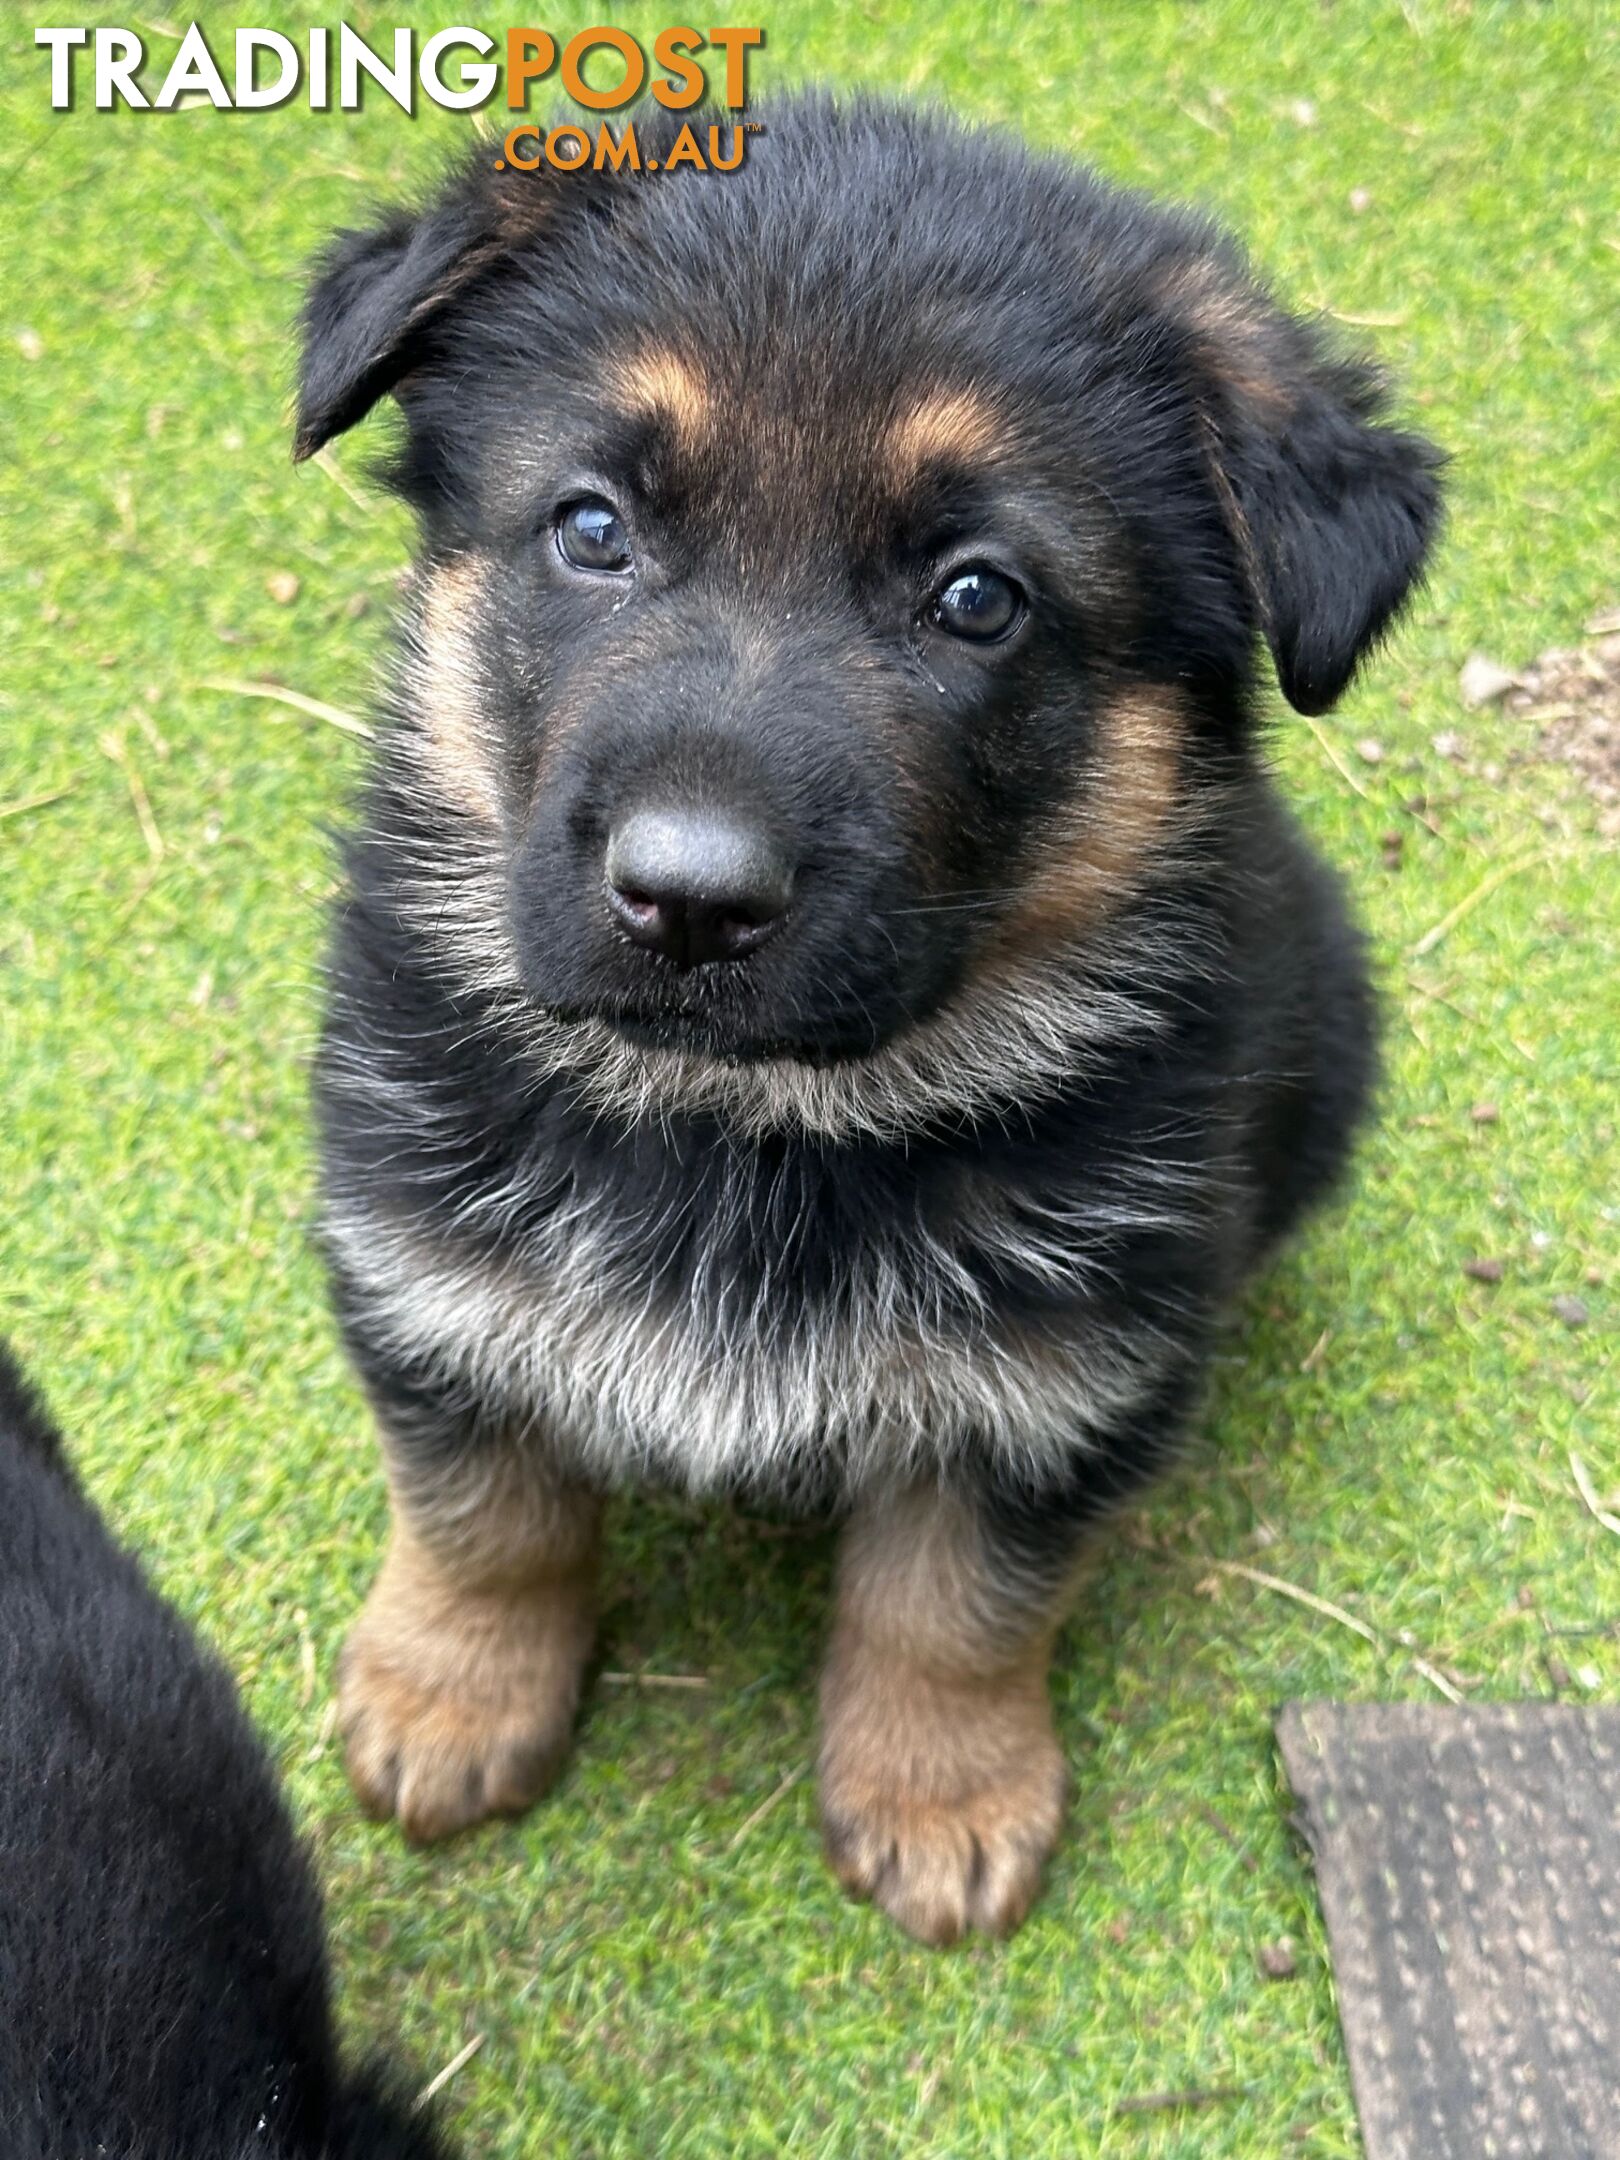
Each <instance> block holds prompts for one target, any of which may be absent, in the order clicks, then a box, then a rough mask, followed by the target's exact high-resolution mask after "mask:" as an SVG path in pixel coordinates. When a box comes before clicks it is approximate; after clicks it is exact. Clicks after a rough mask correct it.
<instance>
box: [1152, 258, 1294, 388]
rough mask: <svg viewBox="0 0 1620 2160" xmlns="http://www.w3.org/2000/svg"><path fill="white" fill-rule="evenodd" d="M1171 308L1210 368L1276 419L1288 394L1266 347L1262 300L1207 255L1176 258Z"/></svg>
mask: <svg viewBox="0 0 1620 2160" xmlns="http://www.w3.org/2000/svg"><path fill="white" fill-rule="evenodd" d="M1164 297H1165V301H1166V303H1167V304H1168V305H1169V307H1170V308H1171V310H1172V311H1173V312H1174V313H1175V314H1176V315H1177V316H1179V318H1180V319H1181V321H1182V322H1183V323H1185V324H1186V326H1187V328H1188V329H1189V330H1190V331H1191V332H1192V334H1193V336H1194V338H1195V339H1196V340H1197V343H1198V348H1199V354H1200V357H1201V358H1202V360H1203V362H1204V365H1205V366H1206V367H1207V368H1208V370H1209V372H1210V374H1211V375H1212V376H1214V377H1215V379H1216V380H1217V381H1218V382H1221V383H1223V384H1225V385H1226V387H1227V388H1228V389H1229V390H1231V391H1232V392H1234V393H1235V394H1236V395H1237V396H1238V397H1239V398H1241V399H1244V400H1246V401H1247V402H1248V403H1250V404H1252V405H1256V406H1259V407H1261V408H1263V409H1264V410H1265V412H1266V415H1267V417H1268V419H1271V420H1273V421H1279V422H1280V421H1281V420H1283V419H1285V418H1286V417H1287V415H1288V414H1289V412H1290V411H1291V410H1292V409H1293V400H1292V398H1291V397H1290V396H1289V394H1288V392H1287V390H1286V389H1285V388H1284V387H1283V385H1282V384H1281V383H1280V382H1279V381H1278V380H1277V377H1276V374H1275V372H1274V370H1273V366H1272V361H1271V356H1270V354H1269V353H1268V352H1267V350H1266V340H1265V312H1264V303H1263V302H1262V301H1261V300H1260V299H1259V298H1258V296H1257V295H1255V294H1253V293H1249V292H1246V291H1244V289H1243V288H1242V287H1241V286H1239V285H1235V284H1234V283H1233V282H1232V279H1231V277H1230V276H1229V275H1228V273H1227V272H1226V271H1224V270H1223V269H1221V267H1220V266H1219V265H1218V264H1217V263H1214V262H1211V261H1209V260H1208V259H1207V258H1202V257H1200V258H1197V259H1195V260H1194V261H1191V262H1186V263H1181V264H1178V265H1177V267H1176V269H1175V271H1174V273H1173V274H1172V276H1171V278H1170V280H1169V282H1168V283H1167V284H1166V285H1165V287H1164Z"/></svg>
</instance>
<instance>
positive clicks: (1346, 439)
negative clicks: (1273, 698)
mask: <svg viewBox="0 0 1620 2160" xmlns="http://www.w3.org/2000/svg"><path fill="white" fill-rule="evenodd" d="M1171 295H1172V311H1173V313H1174V314H1175V316H1176V319H1177V320H1178V322H1179V324H1180V326H1181V328H1182V329H1183V331H1184V332H1185V333H1186V335H1187V336H1188V338H1189V340H1190V345H1191V356H1192V365H1193V373H1194V377H1195V384H1196V394H1197V397H1198V404H1199V411H1200V416H1201V425H1202V429H1203V434H1204V442H1205V450H1206V454H1207V456H1208V459H1209V463H1210V467H1211V472H1212V475H1213V478H1214V482H1215V487H1216V492H1217V494H1218V496H1219V498H1220V501H1221V507H1222V511H1223V513H1224V515H1225V518H1226V522H1227V525H1228V528H1229V529H1230V531H1231V534H1232V538H1233V541H1234V544H1235V545H1236V547H1237V550H1238V554H1239V557H1240V559H1241V561H1242V564H1243V570H1244V576H1245V579H1246V581H1247V583H1248V586H1249V590H1250V595H1251V598H1252V600H1253V603H1254V607H1255V611H1256V614H1257V616H1258V618H1259V622H1260V626H1261V628H1262V629H1263V630H1264V632H1265V636H1266V642H1267V643H1268V645H1269V646H1270V647H1271V653H1272V658H1273V659H1274V661H1275V662H1276V667H1277V679H1278V681H1279V682H1280V683H1281V685H1282V689H1283V695H1284V696H1285V697H1286V698H1287V699H1288V702H1289V703H1290V704H1291V705H1292V706H1293V707H1294V708H1295V709H1296V711H1299V712H1303V713H1322V712H1326V711H1327V710H1328V708H1329V707H1330V706H1331V705H1333V704H1334V703H1336V702H1337V700H1338V698H1339V697H1340V696H1341V695H1342V693H1343V692H1344V690H1345V688H1346V686H1347V685H1348V683H1349V681H1350V678H1351V677H1352V676H1353V675H1354V673H1355V671H1356V668H1357V666H1358V664H1359V663H1360V661H1361V659H1362V657H1363V655H1364V654H1365V653H1366V652H1367V651H1368V650H1369V649H1370V648H1371V647H1372V646H1373V645H1374V644H1376V642H1377V640H1378V639H1379V638H1380V637H1381V636H1382V634H1383V633H1384V631H1385V630H1386V629H1388V627H1389V626H1390V624H1391V623H1392V622H1393V621H1394V619H1395V616H1396V614H1397V612H1398V611H1399V609H1400V607H1401V605H1402V603H1403V601H1404V600H1405V599H1406V597H1407V595H1408V594H1409V592H1410V591H1411V589H1412V587H1413V585H1414V583H1415V582H1416V580H1417V578H1418V576H1419V574H1420V572H1421V570H1422V568H1423V562H1424V558H1425V556H1426V555H1427V553H1428V550H1429V544H1430V542H1431V540H1432V539H1433V537H1434V534H1435V531H1436V529H1437V527H1438V524H1439V518H1440V487H1439V481H1438V478H1437V474H1438V470H1439V467H1440V466H1441V465H1442V464H1443V462H1444V459H1443V457H1442V454H1441V453H1440V452H1439V451H1438V450H1437V449H1436V448H1435V447H1434V445H1433V444H1432V443H1429V442H1426V441H1425V440H1424V439H1423V438H1422V436H1419V435H1406V434H1402V433H1400V432H1399V431H1397V430H1396V429H1394V428H1391V427H1388V426H1386V425H1385V424H1384V421H1383V417H1382V416H1383V413H1384V408H1385V403H1386V396H1385V391H1384V386H1383V383H1382V380H1381V378H1380V377H1379V375H1378V373H1377V371H1376V370H1375V369H1374V368H1373V367H1371V366H1369V365H1368V364H1366V363H1365V362H1360V361H1355V360H1345V359H1340V358H1336V357H1334V356H1333V355H1332V354H1331V353H1330V352H1329V351H1328V350H1327V348H1326V346H1325V344H1324V343H1323V341H1322V340H1321V339H1320V338H1319V336H1318V335H1317V334H1316V333H1315V332H1314V331H1313V330H1312V329H1311V328H1310V327H1309V326H1308V325H1306V324H1305V323H1302V322H1300V321H1298V320H1296V319H1295V318H1294V317H1292V316H1289V315H1286V314H1284V313H1283V312H1282V310H1281V309H1279V308H1277V307H1276V306H1275V305H1274V304H1273V303H1272V302H1271V301H1269V300H1268V299H1266V298H1265V297H1264V296H1263V295H1262V294H1261V293H1260V292H1259V291H1258V289H1257V288H1256V287H1255V286H1254V285H1253V284H1252V283H1251V282H1250V280H1249V278H1248V277H1247V275H1246V274H1245V273H1244V272H1243V270H1242V267H1241V265H1239V264H1238V263H1237V262H1236V260H1235V259H1234V258H1232V257H1230V256H1227V255H1226V254H1225V252H1224V251H1222V253H1220V254H1215V255H1212V254H1209V253H1205V254H1203V255H1202V256H1201V257H1198V258H1195V259H1193V260H1191V261H1186V260H1184V261H1183V262H1182V263H1180V264H1179V265H1178V266H1177V268H1176V271H1175V272H1174V273H1173V276H1172V280H1171Z"/></svg>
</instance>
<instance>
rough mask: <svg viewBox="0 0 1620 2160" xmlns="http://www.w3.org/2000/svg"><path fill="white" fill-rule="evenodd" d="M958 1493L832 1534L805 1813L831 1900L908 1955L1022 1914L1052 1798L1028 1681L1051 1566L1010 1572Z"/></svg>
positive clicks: (1043, 1734)
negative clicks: (815, 1788) (867, 1902)
mask: <svg viewBox="0 0 1620 2160" xmlns="http://www.w3.org/2000/svg"><path fill="white" fill-rule="evenodd" d="M1009 1563H1010V1555H1009V1554H1007V1553H1006V1552H1004V1551H1002V1549H1001V1547H1000V1544H999V1541H998V1539H997V1536H996V1532H995V1529H994V1526H993V1525H992V1523H991V1521H990V1520H989V1519H988V1517H987V1516H986V1515H985V1514H984V1513H983V1512H981V1510H980V1509H979V1507H978V1505H977V1504H976V1503H975V1501H974V1500H973V1499H972V1498H971V1497H970V1496H963V1495H958V1494H956V1493H953V1492H951V1491H948V1490H946V1489H944V1488H942V1487H940V1486H938V1485H928V1486H916V1487H911V1488H908V1489H906V1490H905V1491H903V1492H900V1493H895V1494H890V1495H887V1496H885V1497H884V1498H882V1499H881V1500H875V1501H872V1502H869V1503H868V1504H866V1505H865V1506H864V1507H863V1508H862V1509H861V1511H860V1512H859V1513H858V1514H857V1515H856V1517H855V1519H854V1521H853V1522H852V1523H851V1525H850V1527H849V1529H848V1531H847V1532H846V1534H845V1540H844V1545H843V1549H842V1552H841V1555H840V1560H839V1580H838V1592H837V1609H836V1615H835V1618H834V1623H833V1631H832V1641H831V1645H830V1648H829V1651H828V1656H827V1663H826V1668H825V1670H824V1673H823V1676H822V1684H821V1705H822V1728H823V1730H822V1746H821V1814H822V1825H823V1829H824V1832H825V1836H826V1844H827V1854H828V1858H829V1859H830V1861H831V1862H832V1865H833V1867H834V1869H835V1871H836V1872H837V1874H838V1877H839V1880H840V1881H841V1882H842V1883H843V1884H844V1887H845V1888H846V1889H847V1890H849V1891H851V1892H852V1893H853V1894H854V1895H856V1896H859V1897H869V1898H871V1899H872V1900H873V1901H874V1902H875V1903H876V1904H878V1905H881V1906H882V1907H883V1909H884V1911H885V1912H887V1913H888V1914H889V1915H890V1917H891V1918H892V1919H894V1920H897V1921H898V1922H899V1923H900V1925H901V1926H902V1927H903V1928H905V1929H907V1930H908V1931H909V1932H910V1933H911V1934H913V1935H916V1936H919V1937H920V1938H921V1939H922V1940H923V1941H924V1942H928V1943H936V1944H944V1943H950V1942H955V1941H956V1940H957V1938H958V1937H959V1936H961V1935H962V1934H964V1933H965V1932H966V1931H967V1930H968V1929H969V1928H982V1929H984V1930H985V1931H986V1932H987V1933H989V1934H992V1935H1006V1934H1010V1933H1011V1931H1012V1930H1013V1929H1014V1928H1015V1927H1017V1926H1018V1924H1019V1922H1020V1921H1021V1920H1022V1919H1023V1918H1024V1915H1025V1914H1026V1913H1027V1912H1028V1910H1029V1907H1030V1904H1031V1902H1032V1900H1033V1899H1034V1896H1035V1893H1036V1891H1037V1889H1038V1888H1039V1887H1040V1879H1041V1871H1042V1868H1043V1867H1044V1865H1045V1862H1046V1857H1047V1854H1048V1853H1049V1852H1050V1851H1051V1849H1052V1846H1053V1844H1054V1843H1055V1842H1056V1839H1057V1834H1058V1829H1059V1826H1060V1823H1061V1820H1062V1815H1063V1803H1064V1799H1065V1795H1066V1791H1067V1783H1068V1780H1067V1773H1066V1769H1065V1765H1064V1761H1063V1756H1062V1754H1061V1752H1060V1751H1059V1748H1058V1744H1057V1739H1056V1737H1055V1735H1054V1733H1053V1730H1052V1715H1051V1709H1050V1707H1049V1705H1048V1702H1047V1695H1046V1676H1047V1666H1048V1663H1049V1661H1050V1657H1051V1650H1052V1640H1053V1637H1054V1635H1055V1634H1056V1632H1057V1628H1058V1624H1059V1622H1060V1621H1061V1619H1062V1617H1063V1609H1064V1606H1065V1604H1066V1602H1067V1595H1068V1579H1069V1574H1070V1570H1069V1569H1068V1568H1067V1567H1066V1566H1058V1567H1051V1568H1041V1569H1039V1570H1037V1571H1027V1570H1024V1569H1022V1568H1020V1567H1019V1566H1018V1565H1017V1564H1016V1563H1012V1564H1009Z"/></svg>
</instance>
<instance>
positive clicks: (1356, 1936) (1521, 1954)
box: [1277, 1703, 1620, 2160]
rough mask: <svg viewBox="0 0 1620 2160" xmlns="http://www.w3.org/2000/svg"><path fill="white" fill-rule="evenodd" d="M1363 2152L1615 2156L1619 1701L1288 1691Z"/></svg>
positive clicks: (1286, 1726)
mask: <svg viewBox="0 0 1620 2160" xmlns="http://www.w3.org/2000/svg"><path fill="white" fill-rule="evenodd" d="M1277 1738H1278V1742H1279V1744H1280V1746H1281V1749H1282V1757H1283V1762H1284V1765H1285V1767H1286V1769H1287V1772H1288V1778H1289V1782H1290V1784H1291V1785H1292V1786H1293V1789H1294V1792H1295V1794H1296V1795H1297V1797H1298V1799H1299V1801H1300V1804H1301V1815H1302V1818H1303V1827H1304V1830H1305V1834H1306V1837H1307V1839H1308V1840H1309V1843H1310V1845H1311V1849H1312V1851H1313V1853H1314V1854H1315V1859H1316V1874H1317V1881H1318V1884H1319V1886H1320V1890H1321V1897H1322V1905H1323V1909H1324V1911H1325V1913H1326V1915H1327V1924H1328V1933H1329V1936H1330V1938H1331V1941H1332V1948H1333V1966H1334V1974H1335V1979H1336V1982H1337V1988H1338V1997H1339V2013H1340V2016H1341V2018H1342V2020H1343V2024H1344V2034H1345V2042H1346V2045H1347V2047H1348V2049H1349V2054H1350V2074H1351V2079H1352V2082H1353V2084H1354V2087H1355V2095H1356V2106H1357V2109H1358V2111H1359V2113H1360V2116H1361V2127H1362V2135H1363V2137H1364V2139H1365V2141H1366V2147H1367V2155H1368V2160H1620V1711H1612V1710H1580V1709H1574V1708H1570V1707H1566V1706H1564V1705H1562V1704H1557V1703H1545V1704H1542V1703H1506V1704H1499V1705H1487V1706H1481V1707H1479V1708H1474V1709H1465V1710H1453V1709H1447V1708H1444V1707H1442V1706H1439V1705H1436V1706H1435V1707H1433V1708H1431V1707H1430V1706H1429V1705H1427V1704H1423V1703H1383V1704H1365V1705H1361V1706H1347V1705H1344V1704H1339V1703H1290V1704H1289V1705H1288V1706H1287V1708H1286V1709H1285V1710H1284V1711H1283V1713H1282V1716H1281V1718H1280V1719H1279V1720H1278V1724H1277Z"/></svg>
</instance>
